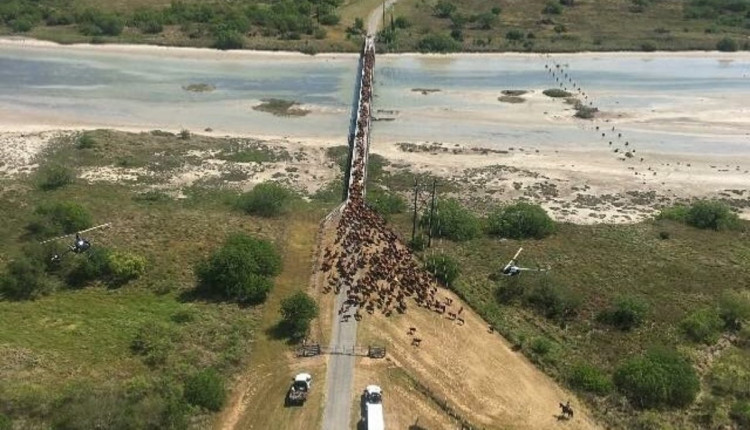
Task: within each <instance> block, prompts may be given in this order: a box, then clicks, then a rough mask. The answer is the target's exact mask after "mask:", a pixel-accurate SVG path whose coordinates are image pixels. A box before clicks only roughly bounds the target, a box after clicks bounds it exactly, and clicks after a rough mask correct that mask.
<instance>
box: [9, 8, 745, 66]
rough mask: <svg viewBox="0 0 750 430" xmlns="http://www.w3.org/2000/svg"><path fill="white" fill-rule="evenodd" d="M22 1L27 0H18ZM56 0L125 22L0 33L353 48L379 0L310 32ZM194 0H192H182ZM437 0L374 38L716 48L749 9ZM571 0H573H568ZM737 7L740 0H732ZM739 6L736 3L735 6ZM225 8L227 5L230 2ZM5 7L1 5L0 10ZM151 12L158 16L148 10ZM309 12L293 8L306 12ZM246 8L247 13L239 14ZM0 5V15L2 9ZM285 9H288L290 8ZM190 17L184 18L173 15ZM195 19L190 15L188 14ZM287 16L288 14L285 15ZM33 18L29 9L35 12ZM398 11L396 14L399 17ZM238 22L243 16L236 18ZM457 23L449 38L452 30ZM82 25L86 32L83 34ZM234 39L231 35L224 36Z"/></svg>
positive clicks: (735, 33)
mask: <svg viewBox="0 0 750 430" xmlns="http://www.w3.org/2000/svg"><path fill="white" fill-rule="evenodd" d="M18 1H20V2H21V3H23V2H24V1H25V0H18ZM47 3H49V4H51V5H53V6H52V8H53V10H60V11H62V12H63V13H68V14H74V12H76V11H80V10H83V9H85V8H95V9H97V10H100V11H102V12H104V13H109V12H112V13H115V14H117V15H118V16H119V17H121V19H122V24H123V25H124V29H123V30H122V31H121V33H118V34H116V35H108V33H105V34H100V35H95V36H92V35H91V34H90V32H81V31H79V30H80V28H79V26H78V25H77V24H68V23H65V22H63V23H62V24H59V25H44V21H42V20H39V21H38V23H37V24H35V25H33V26H32V28H31V29H29V30H27V31H21V30H19V27H18V26H17V25H15V24H14V22H15V21H14V19H13V16H14V15H12V14H11V15H8V16H9V18H7V19H6V24H5V25H4V26H3V25H2V19H0V34H13V33H14V32H15V34H23V35H29V36H31V37H36V38H40V39H48V40H54V41H58V42H61V43H74V42H90V41H92V40H93V41H94V42H96V43H148V44H157V45H173V46H199V47H210V46H213V45H214V43H215V41H216V33H217V31H219V27H217V26H218V25H219V24H221V23H222V22H224V24H226V25H225V26H224V27H222V28H225V27H226V26H227V25H228V26H229V27H230V28H236V29H237V31H238V32H239V33H240V36H241V37H240V38H241V39H242V43H241V45H242V46H244V48H247V49H271V50H299V51H302V52H307V53H316V52H331V51H348V52H352V51H357V50H358V49H359V47H360V42H359V38H358V37H357V36H354V37H348V36H347V29H348V28H349V27H351V26H352V25H353V23H354V20H355V18H362V19H365V20H366V18H367V16H368V15H369V13H370V12H371V11H372V10H373V9H375V8H377V7H378V5H379V4H381V3H382V2H381V1H378V0H345V1H343V2H342V3H341V5H340V6H339V7H338V8H337V9H336V10H335V14H336V15H337V16H338V17H339V19H338V22H336V23H331V24H324V25H322V26H321V25H320V24H319V23H314V24H313V25H314V26H315V28H319V29H320V30H318V31H317V32H316V33H314V32H313V31H312V29H310V28H307V29H306V30H305V31H299V30H291V32H290V33H287V32H286V30H284V28H285V27H284V26H280V27H279V26H276V24H273V23H271V22H273V20H270V21H265V18H263V19H260V18H257V17H256V16H255V15H252V14H251V13H250V12H246V10H245V9H242V8H234V9H233V8H232V7H231V6H227V5H226V4H221V3H218V2H216V3H214V2H206V3H205V4H204V5H205V6H206V7H207V8H208V9H211V10H213V11H214V12H212V13H214V14H216V16H215V17H212V18H195V19H197V20H198V21H195V22H193V21H190V22H182V24H180V23H173V22H172V21H170V19H162V18H157V20H158V21H159V22H162V24H161V27H160V31H143V30H142V29H139V27H138V26H137V25H136V23H135V22H134V21H132V20H131V15H132V14H133V12H134V11H136V10H143V9H144V8H148V9H149V10H153V11H160V10H164V9H165V8H168V7H169V5H170V4H171V2H165V1H161V0H160V1H157V2H152V1H146V0H109V1H106V2H94V1H92V0H75V1H72V2H70V3H66V5H65V6H61V5H60V4H59V3H54V2H52V3H50V2H49V1H47V2H42V4H47ZM185 3H187V4H192V3H195V2H194V1H192V0H189V1H187V2H185ZM436 3H437V1H436V0H400V1H399V2H397V3H396V5H395V6H394V9H393V10H392V11H391V12H389V14H388V17H387V18H386V24H388V23H390V21H391V19H390V15H393V17H394V19H395V18H399V17H400V18H402V21H399V22H398V24H397V25H396V27H397V29H396V31H395V36H394V35H391V37H390V38H388V40H387V41H386V39H383V43H382V44H381V46H380V49H381V50H388V51H394V52H405V51H417V50H425V49H427V50H429V49H430V48H425V47H424V46H421V45H420V42H421V41H422V40H423V39H424V38H425V37H426V36H427V35H431V34H439V35H442V36H445V37H446V38H447V39H448V40H449V41H450V40H454V41H455V43H454V44H453V45H452V46H451V47H450V48H448V49H449V50H461V51H533V52H572V51H589V50H591V51H613V50H635V51H641V50H643V51H653V50H714V49H717V46H718V45H717V44H718V42H719V41H721V40H722V39H724V38H727V37H728V38H730V39H732V40H733V41H734V43H735V44H736V46H735V47H734V49H745V50H746V49H748V47H749V46H750V45H748V39H747V38H748V36H749V35H750V27H748V25H750V24H749V21H750V18H748V17H747V16H746V15H745V14H746V10H747V9H743V10H739V11H737V12H728V9H726V8H725V9H719V8H720V7H722V6H721V5H723V4H724V3H726V2H724V3H722V2H718V1H710V2H708V3H709V4H715V5H718V6H716V9H709V11H710V13H709V12H705V13H700V14H697V16H698V17H689V15H690V14H689V11H690V10H692V9H690V7H689V6H690V5H692V4H695V3H697V2H695V1H694V0H661V1H651V0H642V1H633V0H576V1H575V2H574V5H573V6H561V5H558V6H557V7H553V9H554V10H555V11H556V12H559V13H549V12H547V13H545V12H543V10H545V8H547V6H548V4H549V3H554V4H558V3H557V2H549V1H548V0H528V1H511V0H491V1H485V0H452V1H449V3H451V4H453V5H454V6H455V11H454V12H452V13H451V14H450V18H449V17H446V18H439V17H437V16H436V14H435V10H434V7H435V5H436ZM571 3H573V2H571ZM735 3H737V4H740V3H741V5H740V6H741V7H743V8H747V4H746V2H744V1H743V0H738V1H737V2H735ZM243 4H244V5H245V6H247V5H257V6H259V7H260V8H267V7H268V5H269V4H271V2H265V1H260V0H258V1H249V2H246V3H243ZM740 6H737V7H740ZM228 10H229V12H228ZM0 12H1V10H0ZM154 13H155V15H154V14H152V16H158V13H156V12H154ZM311 13H313V12H304V13H302V14H301V15H299V14H296V12H294V14H292V15H293V16H294V18H289V19H292V20H294V19H301V18H300V17H303V16H304V17H306V18H309V17H310V14H311ZM243 14H248V17H249V21H248V17H244V16H243ZM2 15H3V14H2V13H0V18H2ZM292 15H289V16H292ZM179 19H182V20H184V19H186V18H179ZM190 19H192V18H190ZM284 19H287V18H284ZM34 20H37V17H35V18H34V19H33V20H32V21H34ZM396 21H398V20H396ZM237 22H242V24H239V25H238V24H237ZM452 31H454V33H453V38H451V37H450V36H449V35H451V34H452ZM84 33H85V34H84ZM230 46H232V45H230Z"/></svg>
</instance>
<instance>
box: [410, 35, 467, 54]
mask: <svg viewBox="0 0 750 430" xmlns="http://www.w3.org/2000/svg"><path fill="white" fill-rule="evenodd" d="M460 47H461V45H460V44H459V43H458V42H456V40H455V39H453V38H452V37H450V35H447V34H435V33H431V34H428V35H426V36H424V37H423V38H422V39H420V40H419V43H417V50H419V52H438V53H446V52H455V51H458V49H459V48H460Z"/></svg>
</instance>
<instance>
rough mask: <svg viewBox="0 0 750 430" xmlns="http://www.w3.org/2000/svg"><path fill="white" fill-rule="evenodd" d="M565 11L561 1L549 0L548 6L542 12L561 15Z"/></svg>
mask: <svg viewBox="0 0 750 430" xmlns="http://www.w3.org/2000/svg"><path fill="white" fill-rule="evenodd" d="M562 11H563V8H562V6H561V5H560V3H555V2H549V3H547V5H546V6H544V9H542V13H545V14H548V15H560V14H561V13H562Z"/></svg>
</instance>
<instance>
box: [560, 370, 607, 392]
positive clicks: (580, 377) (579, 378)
mask: <svg viewBox="0 0 750 430" xmlns="http://www.w3.org/2000/svg"><path fill="white" fill-rule="evenodd" d="M567 379H568V383H569V384H570V385H571V386H572V387H573V388H577V389H579V390H582V391H586V392H589V393H593V394H597V395H600V396H604V395H607V394H609V393H610V392H611V391H612V388H613V385H612V380H611V379H610V377H609V376H608V375H607V374H606V373H604V372H603V371H601V370H600V369H599V368H597V367H595V366H592V365H590V364H586V363H577V364H575V365H573V367H572V368H571V369H570V372H569V373H568V377H567Z"/></svg>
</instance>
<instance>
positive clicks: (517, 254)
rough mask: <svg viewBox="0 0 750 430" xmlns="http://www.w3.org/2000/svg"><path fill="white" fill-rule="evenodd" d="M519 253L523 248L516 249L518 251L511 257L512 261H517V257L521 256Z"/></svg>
mask: <svg viewBox="0 0 750 430" xmlns="http://www.w3.org/2000/svg"><path fill="white" fill-rule="evenodd" d="M521 251H523V247H520V248H518V251H516V255H514V256H513V261H515V260H518V256H519V255H520V254H521Z"/></svg>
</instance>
